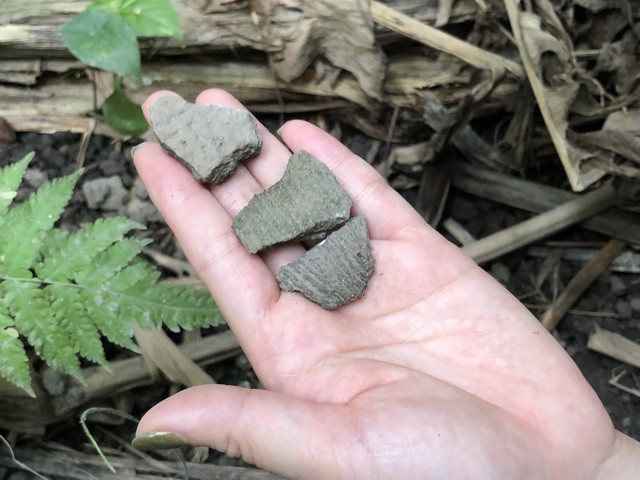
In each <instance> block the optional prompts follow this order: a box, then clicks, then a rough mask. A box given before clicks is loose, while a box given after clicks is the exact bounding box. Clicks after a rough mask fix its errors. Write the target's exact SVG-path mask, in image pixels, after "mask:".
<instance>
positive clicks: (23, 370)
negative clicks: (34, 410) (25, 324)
mask: <svg viewBox="0 0 640 480" xmlns="http://www.w3.org/2000/svg"><path fill="white" fill-rule="evenodd" d="M0 348H1V349H2V355H0V372H2V376H3V377H4V378H6V379H7V380H9V381H10V382H11V383H13V384H14V385H17V386H18V387H20V388H22V389H23V390H25V391H26V392H27V393H28V394H29V395H31V396H32V397H35V393H34V391H33V388H31V378H30V375H29V359H28V358H27V352H25V350H24V345H23V343H22V340H20V334H19V333H18V330H16V328H15V322H14V321H13V318H11V317H10V316H9V312H8V311H7V309H6V307H5V306H4V305H3V304H0Z"/></svg>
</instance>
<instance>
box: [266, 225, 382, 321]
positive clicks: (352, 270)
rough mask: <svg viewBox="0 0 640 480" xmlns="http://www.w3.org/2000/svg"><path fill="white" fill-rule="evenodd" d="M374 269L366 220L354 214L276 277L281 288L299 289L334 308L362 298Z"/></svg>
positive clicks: (307, 296) (328, 307) (285, 289)
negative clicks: (353, 216)
mask: <svg viewBox="0 0 640 480" xmlns="http://www.w3.org/2000/svg"><path fill="white" fill-rule="evenodd" d="M373 269H374V261H373V255H372V254H371V245H370V243H369V232H368V229H367V221H366V219H365V218H364V217H363V216H357V217H355V218H353V219H351V220H349V221H348V222H347V223H346V224H345V225H344V226H343V227H342V228H340V229H338V230H336V231H335V232H333V233H332V234H331V235H329V236H328V237H327V238H326V240H325V241H324V242H322V243H320V244H319V245H317V246H315V247H313V248H312V249H311V250H309V251H308V252H307V253H305V254H304V255H303V256H302V257H301V258H300V259H298V260H296V261H295V262H293V263H290V264H288V265H285V266H284V267H282V268H281V269H280V271H279V272H278V275H277V278H278V282H279V284H280V288H281V289H282V290H284V291H287V292H292V291H293V292H300V293H302V294H303V295H304V296H305V297H306V298H308V299H309V300H311V301H312V302H315V303H317V304H318V305H320V306H321V307H323V308H326V309H329V310H333V309H335V308H338V307H340V306H342V305H345V304H347V303H351V302H353V301H355V300H357V299H358V298H360V297H362V295H363V294H364V289H365V287H366V286H367V282H368V281H369V278H371V275H372V274H373Z"/></svg>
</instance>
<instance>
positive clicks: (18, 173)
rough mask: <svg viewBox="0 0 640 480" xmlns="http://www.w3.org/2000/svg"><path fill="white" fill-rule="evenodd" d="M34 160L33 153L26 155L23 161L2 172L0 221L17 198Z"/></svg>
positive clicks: (0, 175) (0, 174)
mask: <svg viewBox="0 0 640 480" xmlns="http://www.w3.org/2000/svg"><path fill="white" fill-rule="evenodd" d="M32 159H33V152H31V153H29V154H28V155H26V156H25V157H24V158H23V159H22V160H20V161H17V162H15V163H13V164H11V165H9V166H7V167H6V168H3V169H2V170H0V219H2V216H3V215H4V214H5V213H6V211H7V208H8V207H9V205H11V202H13V199H14V198H16V192H17V190H18V187H19V186H20V182H22V177H24V174H25V172H26V171H27V167H28V166H29V162H31V160H32Z"/></svg>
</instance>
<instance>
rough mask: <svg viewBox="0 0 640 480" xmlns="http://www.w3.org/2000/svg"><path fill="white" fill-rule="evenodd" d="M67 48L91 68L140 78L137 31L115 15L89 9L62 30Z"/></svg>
mask: <svg viewBox="0 0 640 480" xmlns="http://www.w3.org/2000/svg"><path fill="white" fill-rule="evenodd" d="M62 39H63V40H64V44H65V45H66V47H67V48H68V49H69V51H70V52H71V53H72V54H73V55H74V56H75V57H76V58H78V59H79V60H81V61H83V62H84V63H86V64H87V65H90V66H92V67H96V68H101V69H102V70H107V71H109V72H114V73H117V74H118V75H122V76H124V77H131V78H134V79H136V80H140V47H139V46H138V40H137V39H136V34H135V32H134V31H133V29H132V28H131V27H130V26H129V24H128V23H127V22H126V21H125V20H123V18H122V17H120V16H119V15H118V14H115V13H113V12H110V11H108V10H106V9H103V8H89V9H87V10H85V11H84V12H82V13H81V14H80V15H78V16H77V17H75V18H73V19H72V20H70V21H69V22H67V24H66V25H65V26H64V27H63V29H62Z"/></svg>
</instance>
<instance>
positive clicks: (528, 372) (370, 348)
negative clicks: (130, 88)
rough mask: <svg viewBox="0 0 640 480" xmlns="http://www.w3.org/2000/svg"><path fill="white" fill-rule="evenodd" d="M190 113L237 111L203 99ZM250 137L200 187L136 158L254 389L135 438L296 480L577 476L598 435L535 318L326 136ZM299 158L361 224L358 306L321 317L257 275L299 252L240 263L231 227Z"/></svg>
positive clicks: (294, 132)
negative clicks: (254, 153) (173, 438)
mask: <svg viewBox="0 0 640 480" xmlns="http://www.w3.org/2000/svg"><path fill="white" fill-rule="evenodd" d="M166 94H169V93H168V92H159V93H157V94H154V95H153V96H152V97H151V98H150V99H149V100H148V101H147V102H146V104H145V109H146V110H147V111H148V108H149V106H150V105H151V104H153V102H154V101H155V100H157V98H159V95H166ZM198 102H200V103H218V104H225V105H230V106H236V107H241V105H240V104H239V103H238V102H237V100H235V99H234V98H233V97H231V96H230V95H228V94H226V93H225V92H222V91H218V90H209V91H206V92H204V93H203V94H201V95H200V97H199V99H198ZM260 129H261V133H262V135H263V138H264V146H263V150H262V152H261V154H260V155H259V156H258V157H257V158H255V159H253V160H251V161H249V162H247V163H246V164H245V165H244V166H241V167H240V169H239V170H238V171H237V172H236V173H235V174H234V175H233V177H232V178H231V179H230V180H229V181H227V182H226V183H224V184H222V185H219V186H215V187H211V188H208V187H205V186H202V185H200V184H199V183H197V182H196V181H195V180H194V179H193V178H192V176H191V175H190V174H189V172H188V171H187V170H186V169H185V168H184V167H182V166H181V165H179V164H178V163H177V162H176V161H175V160H173V159H171V158H170V157H168V156H167V155H166V154H165V153H164V152H163V151H162V150H161V148H160V147H159V146H158V145H157V144H151V143H150V144H145V145H144V146H142V147H141V148H140V149H139V150H138V151H137V152H136V165H137V168H138V170H139V172H140V175H141V177H142V179H143V181H144V183H145V185H146V186H147V188H148V190H149V193H150V195H151V197H152V199H153V201H154V202H155V203H156V205H157V206H158V208H159V210H160V211H161V213H162V214H163V215H164V217H165V219H166V220H167V222H168V224H169V225H170V226H171V228H172V229H173V231H174V232H175V234H176V236H177V238H178V239H179V241H180V242H181V244H182V247H183V248H184V250H185V253H186V254H187V256H188V258H189V260H190V261H191V263H192V264H193V265H194V267H195V268H196V270H197V271H198V273H199V274H200V276H201V278H202V279H203V280H204V281H205V282H206V284H207V285H208V287H209V289H210V290H211V292H212V295H213V296H214V298H215V299H216V301H217V302H218V305H219V306H220V308H221V310H222V312H223V314H224V316H225V318H226V320H227V322H228V323H229V326H230V327H231V328H232V329H233V331H234V333H235V334H236V336H237V337H238V339H239V341H240V343H241V345H242V347H243V349H244V351H245V352H246V354H247V356H248V357H249V359H250V360H251V363H252V365H253V367H254V369H255V371H256V373H257V374H258V376H259V378H260V379H261V381H262V382H263V384H264V385H265V387H266V389H267V390H248V389H241V388H236V387H229V386H220V385H213V386H204V387H196V388H192V389H188V390H185V391H184V392H181V393H180V394H178V395H176V396H174V397H172V398H170V399H168V400H166V401H164V402H162V403H161V404H159V405H158V406H156V407H155V408H154V409H152V410H151V411H150V412H149V413H148V414H147V415H146V416H145V417H144V419H143V420H142V422H141V424H140V427H139V429H138V432H139V433H145V432H151V431H172V432H176V433H179V434H181V435H182V436H184V437H185V438H186V439H187V440H188V441H189V442H190V443H192V444H194V445H209V446H212V447H214V448H216V449H217V450H220V451H225V452H227V453H228V454H230V455H241V456H242V457H243V458H244V459H245V460H247V461H248V462H252V463H255V464H257V465H259V466H262V467H263V468H266V469H269V470H272V471H275V472H278V473H281V474H284V475H286V476H289V477H295V478H305V479H314V478H318V479H319V478H332V479H365V478H366V479H368V478H397V479H405V478H425V479H563V480H567V479H584V478H592V477H594V476H595V474H596V470H597V468H598V466H599V465H600V463H601V462H602V461H603V460H604V459H605V458H606V457H607V456H608V455H609V453H610V451H611V449H612V446H613V443H614V429H613V427H612V425H611V423H610V421H609V419H608V417H607V415H606V412H605V411H604V409H603V407H602V405H601V404H600V402H599V400H598V399H597V397H596V396H595V394H594V393H593V391H592V390H591V389H590V387H589V386H588V385H587V383H586V382H585V380H584V379H583V377H582V376H581V374H580V372H579V371H578V370H577V368H576V366H575V365H574V364H573V362H572V361H571V360H570V358H569V357H568V356H567V355H566V354H565V352H564V351H563V350H562V349H561V348H560V347H559V346H558V344H557V343H556V342H555V340H554V339H553V338H552V337H551V336H550V335H549V334H548V333H547V332H546V331H545V330H544V328H542V327H541V326H540V324H539V323H538V322H537V320H536V319H535V318H534V317H533V316H532V315H531V314H530V313H529V312H528V311H527V310H526V309H524V307H522V305H521V304H520V303H519V302H518V301H517V300H516V299H515V298H513V297H512V296H511V295H510V294H509V293H508V292H507V291H506V290H505V289H504V288H503V287H502V286H500V285H499V284H498V283H497V282H495V281H494V280H493V279H492V278H491V277H489V276H488V275H487V274H486V273H485V272H484V271H482V270H481V269H480V268H478V267H477V266H476V265H475V264H474V263H473V261H471V260H470V259H469V258H468V257H467V256H466V255H465V254H464V253H463V252H461V251H460V250H459V249H458V248H456V247H455V246H453V245H451V244H450V243H448V242H447V241H446V240H445V239H444V238H442V237H441V236H440V235H439V234H438V233H437V232H435V231H434V230H432V229H431V228H430V227H429V226H427V225H426V224H425V223H424V221H423V220H422V218H421V217H420V216H419V215H418V214H416V213H415V211H414V210H413V209H412V208H411V207H410V206H409V205H408V204H407V203H406V202H405V201H404V200H403V199H402V198H401V197H400V196H399V195H398V194H397V193H396V192H394V191H393V190H392V189H391V188H390V187H389V186H388V185H387V184H386V183H385V181H384V180H383V179H382V178H381V177H380V176H379V175H378V174H377V173H376V172H375V170H373V169H372V168H371V167H370V166H369V165H367V164H366V163H365V162H364V161H363V160H361V159H359V158H358V157H356V156H355V155H353V154H352V153H351V152H349V151H348V150H347V149H346V148H345V147H344V146H342V145H340V144H339V143H338V142H337V141H336V140H334V139H333V138H331V137H330V136H329V135H328V134H326V133H324V132H322V131H321V130H319V129H317V128H315V127H313V126H312V125H309V124H307V123H305V122H300V121H293V122H289V123H287V124H286V125H285V126H284V128H283V129H282V130H281V132H280V134H281V137H282V139H283V140H284V141H285V142H286V144H287V146H288V147H289V149H287V148H286V147H285V146H284V145H283V144H282V143H280V141H279V140H278V139H277V138H276V137H274V136H273V135H271V134H270V133H269V132H268V131H267V130H266V129H265V128H264V127H262V126H261V127H260ZM302 149H304V150H308V151H309V152H311V153H312V154H314V155H315V156H316V157H317V158H318V159H319V160H321V161H323V162H325V163H326V164H327V165H328V167H329V168H330V169H331V171H332V172H333V173H334V175H335V176H336V177H337V179H338V181H339V182H340V184H341V185H342V186H343V187H344V188H345V190H346V191H347V192H348V193H349V195H350V196H351V198H352V200H353V204H354V207H353V212H352V213H353V214H354V215H355V214H362V215H365V216H366V218H367V220H368V223H369V230H370V235H371V238H372V249H373V255H374V257H375V261H376V270H375V272H374V274H373V277H372V278H371V280H370V282H369V285H368V287H367V289H366V292H365V296H364V297H363V298H362V299H360V300H358V301H356V302H355V303H353V304H351V305H347V306H345V307H342V308H340V309H338V310H336V311H326V310H323V309H322V308H320V307H319V306H317V305H315V304H313V303H311V302H310V301H308V300H306V299H304V298H303V297H302V296H301V295H299V294H296V293H283V292H281V291H280V290H279V288H278V285H277V282H276V280H275V272H276V271H277V269H278V268H279V267H280V266H282V265H283V264H286V263H289V262H290V261H292V260H294V259H296V258H298V257H299V256H300V255H301V254H302V253H303V248H302V246H300V245H292V246H286V247H282V248H280V249H277V250H274V251H272V252H268V253H266V254H264V255H262V256H257V255H251V254H249V253H247V252H246V251H245V250H244V249H243V247H242V245H241V244H240V242H239V241H238V239H237V238H236V237H235V235H234V233H233V231H232V229H231V222H232V219H233V217H234V216H235V215H236V214H237V213H238V212H239V211H240V209H242V207H244V206H245V205H246V203H247V202H248V201H249V199H250V198H251V197H252V196H253V195H254V194H256V193H259V192H261V191H263V190H264V189H265V188H267V187H268V186H270V185H272V184H273V183H275V182H276V181H277V180H278V179H279V178H280V177H281V176H282V173H283V172H284V169H285V166H286V162H287V159H288V158H289V156H290V151H294V152H295V151H298V150H302Z"/></svg>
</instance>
